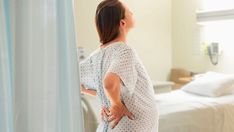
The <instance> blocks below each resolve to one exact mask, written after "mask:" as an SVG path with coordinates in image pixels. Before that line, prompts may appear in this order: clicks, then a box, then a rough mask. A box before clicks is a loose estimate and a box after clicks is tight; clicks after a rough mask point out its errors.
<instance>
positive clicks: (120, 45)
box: [80, 0, 158, 132]
mask: <svg viewBox="0 0 234 132" xmlns="http://www.w3.org/2000/svg"><path fill="white" fill-rule="evenodd" d="M132 15H133V14H132V12H131V11H130V10H129V9H128V7H127V6H126V5H125V4H123V2H120V1H119V0H104V1H102V2H101V3H100V4H99V5H98V7H97V10H96V17H95V22H96V28H97V32H98V35H99V38H100V43H101V44H100V45H99V47H98V48H97V49H96V50H95V51H94V52H93V53H91V54H90V55H89V57H87V58H86V59H85V60H83V61H82V62H81V63H80V74H81V92H82V93H85V94H92V95H97V96H98V97H99V99H100V102H101V104H102V117H103V118H102V122H101V123H100V124H99V126H98V128H97V130H96V131H97V132H157V131H158V112H157V107H156V102H155V100H154V91H153V85H152V83H151V79H150V77H149V75H148V74H147V71H146V69H145V68H144V66H143V64H142V62H141V61H140V59H139V58H138V56H137V54H136V52H135V50H134V49H133V48H132V47H131V46H129V45H128V44H127V41H126V39H127V34H128V32H129V30H130V29H131V28H132V27H134V20H133V18H132ZM144 45H145V46H147V44H144Z"/></svg>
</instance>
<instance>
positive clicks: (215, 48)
mask: <svg viewBox="0 0 234 132" xmlns="http://www.w3.org/2000/svg"><path fill="white" fill-rule="evenodd" d="M207 50H208V55H209V58H210V61H211V63H212V64H213V65H217V64H218V61H219V53H220V49H219V43H217V42H212V43H210V44H209V45H208V47H207Z"/></svg>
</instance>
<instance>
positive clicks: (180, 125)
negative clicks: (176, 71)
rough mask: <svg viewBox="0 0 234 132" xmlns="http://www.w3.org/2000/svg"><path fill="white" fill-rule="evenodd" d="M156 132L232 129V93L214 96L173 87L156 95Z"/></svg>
mask: <svg viewBox="0 0 234 132" xmlns="http://www.w3.org/2000/svg"><path fill="white" fill-rule="evenodd" d="M155 101H156V102H157V104H158V111H159V132H234V125H233V124H234V95H227V96H221V97H216V98H211V97H203V96H197V95H193V94H189V93H186V92H184V91H182V90H176V91H173V92H170V93H165V94H159V95H155Z"/></svg>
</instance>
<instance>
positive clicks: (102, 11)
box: [95, 0, 125, 44]
mask: <svg viewBox="0 0 234 132" xmlns="http://www.w3.org/2000/svg"><path fill="white" fill-rule="evenodd" d="M124 17H125V9H124V6H123V5H122V3H121V2H120V1H119V0H104V1H102V2H101V3H100V4H99V5H98V6H97V10H96V16H95V22H96V28H97V32H98V35H99V38H100V42H101V43H102V44H106V43H108V42H110V41H112V40H114V39H115V38H117V37H118V36H119V34H120V33H119V32H120V31H119V26H120V20H121V19H124Z"/></svg>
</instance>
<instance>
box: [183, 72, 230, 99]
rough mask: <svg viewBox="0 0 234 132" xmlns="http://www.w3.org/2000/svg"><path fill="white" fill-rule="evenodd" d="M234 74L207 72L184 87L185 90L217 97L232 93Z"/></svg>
mask: <svg viewBox="0 0 234 132" xmlns="http://www.w3.org/2000/svg"><path fill="white" fill-rule="evenodd" d="M233 89H234V75H228V74H222V73H216V72H207V73H205V74H204V75H202V76H200V77H197V78H196V79H195V80H194V81H192V82H190V83H188V84H187V85H185V86H184V87H182V90H183V91H186V92H189V93H194V94H198V95H203V96H210V97H217V96H222V95H227V94H232V93H233Z"/></svg>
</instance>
